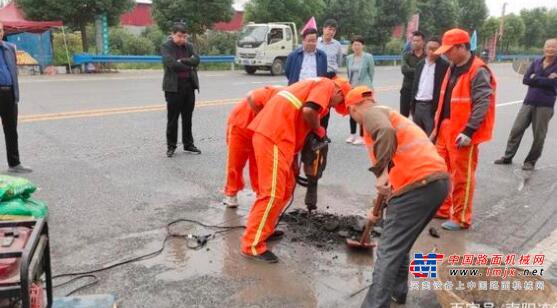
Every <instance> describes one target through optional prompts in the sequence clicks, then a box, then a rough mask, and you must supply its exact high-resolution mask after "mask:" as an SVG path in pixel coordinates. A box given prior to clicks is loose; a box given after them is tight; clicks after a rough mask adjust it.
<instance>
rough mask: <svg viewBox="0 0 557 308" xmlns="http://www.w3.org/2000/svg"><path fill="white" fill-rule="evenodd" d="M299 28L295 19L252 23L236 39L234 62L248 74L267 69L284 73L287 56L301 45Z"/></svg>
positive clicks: (274, 72) (276, 72)
mask: <svg viewBox="0 0 557 308" xmlns="http://www.w3.org/2000/svg"><path fill="white" fill-rule="evenodd" d="M298 44H299V43H298V31H297V30H296V24H295V23H292V22H272V23H265V24H256V23H249V24H247V25H245V26H244V28H243V29H242V32H241V33H240V37H239V39H238V41H237V42H236V57H235V60H234V62H235V63H236V64H239V65H243V66H244V69H245V71H246V73H248V74H250V75H251V74H254V73H255V72H256V71H257V70H258V69H259V70H268V71H270V72H271V75H282V74H284V66H285V65H286V57H288V54H289V53H290V52H292V51H293V50H294V49H295V48H297V47H298Z"/></svg>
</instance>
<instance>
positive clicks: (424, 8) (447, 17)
mask: <svg viewBox="0 0 557 308" xmlns="http://www.w3.org/2000/svg"><path fill="white" fill-rule="evenodd" d="M417 8H418V12H419V13H420V30H421V31H422V32H424V33H425V34H426V36H429V35H436V36H442V35H443V33H444V32H445V31H447V30H449V29H451V28H454V27H456V25H457V20H458V7H457V4H456V2H455V1H454V0H418V2H417Z"/></svg>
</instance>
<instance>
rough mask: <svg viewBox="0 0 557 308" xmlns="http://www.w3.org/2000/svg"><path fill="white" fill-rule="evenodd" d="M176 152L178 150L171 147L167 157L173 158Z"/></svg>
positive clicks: (167, 151)
mask: <svg viewBox="0 0 557 308" xmlns="http://www.w3.org/2000/svg"><path fill="white" fill-rule="evenodd" d="M174 152H176V148H174V147H169V148H168V149H167V150H166V156H167V157H172V156H174Z"/></svg>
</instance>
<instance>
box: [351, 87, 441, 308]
mask: <svg viewBox="0 0 557 308" xmlns="http://www.w3.org/2000/svg"><path fill="white" fill-rule="evenodd" d="M345 104H346V106H347V107H348V109H349V110H350V115H351V116H352V118H353V119H354V120H355V121H356V122H358V123H359V124H360V125H361V126H362V127H363V128H364V142H365V143H366V146H367V148H368V153H369V156H370V158H371V162H372V165H373V166H372V167H371V168H370V169H369V170H370V171H372V172H373V173H374V174H375V176H376V177H377V182H376V189H377V191H378V193H379V194H381V195H384V196H390V197H389V198H388V201H387V205H386V209H387V213H386V216H385V220H384V224H383V233H382V234H381V239H380V243H379V244H378V246H379V248H378V250H377V259H376V261H375V265H374V269H373V279H372V281H373V283H372V285H371V286H370V288H369V291H368V293H367V296H366V298H365V300H364V302H363V304H362V307H365V308H368V307H390V304H391V300H392V301H395V302H396V303H400V304H404V303H405V301H406V296H407V293H408V274H409V270H408V267H409V253H410V250H411V248H412V246H413V245H414V242H415V241H416V239H417V238H418V236H419V235H420V233H421V232H422V231H423V230H424V228H425V227H426V225H427V224H428V223H429V222H430V221H431V219H433V216H434V215H435V213H436V212H437V209H438V208H439V207H440V206H441V204H442V203H443V200H445V198H446V197H447V195H448V193H449V187H450V184H449V173H448V172H447V167H446V166H445V161H444V160H443V158H441V156H440V155H439V154H438V153H437V150H436V149H435V146H434V145H433V144H432V143H431V141H430V140H429V138H428V136H427V135H426V134H425V132H424V131H423V130H422V129H421V128H420V127H419V126H418V125H416V124H415V123H414V122H412V120H410V119H408V118H406V117H405V116H403V115H401V114H400V113H399V112H397V111H394V110H393V109H391V108H389V107H386V106H378V105H377V104H376V102H375V100H374V98H373V92H372V90H371V89H370V88H368V87H367V86H359V87H356V88H354V89H353V90H352V91H350V92H349V93H348V95H347V96H346V99H345ZM368 219H369V220H371V221H372V222H374V223H376V222H377V221H378V220H379V219H380V215H379V216H375V215H374V214H373V209H372V210H371V211H370V212H369V215H368Z"/></svg>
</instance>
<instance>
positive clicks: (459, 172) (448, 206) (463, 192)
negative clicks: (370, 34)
mask: <svg viewBox="0 0 557 308" xmlns="http://www.w3.org/2000/svg"><path fill="white" fill-rule="evenodd" d="M435 53H436V54H445V55H446V56H447V58H448V59H449V60H450V61H451V66H450V68H449V70H448V71H447V73H446V75H445V79H444V80H443V83H442V85H441V92H440V95H439V104H438V106H437V112H436V114H435V126H434V129H433V132H432V134H431V136H430V138H431V140H433V141H436V147H437V150H438V151H439V154H441V156H442V157H443V158H444V159H445V162H446V163H447V166H448V168H449V172H450V173H451V177H452V184H453V187H452V191H451V194H449V197H448V198H447V200H446V201H445V203H444V204H443V205H442V206H441V208H440V209H439V211H438V212H437V216H436V217H437V218H443V219H446V218H448V219H449V220H447V221H446V222H444V223H443V224H442V227H443V228H444V229H446V230H450V231H456V230H462V229H468V228H469V227H470V225H471V224H472V200H473V198H474V188H475V185H476V178H475V173H476V166H477V164H478V146H479V145H480V144H481V143H483V142H486V141H489V140H490V139H491V135H492V132H493V126H494V122H495V90H496V86H497V84H496V81H495V77H494V76H493V73H492V72H491V70H490V69H489V68H488V67H487V66H486V64H485V63H484V62H483V61H482V60H480V58H478V57H476V56H474V55H473V54H472V52H471V51H470V36H469V35H468V32H466V31H464V30H461V29H452V30H449V31H447V32H445V34H444V35H443V44H442V45H441V47H439V49H437V51H435Z"/></svg>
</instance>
